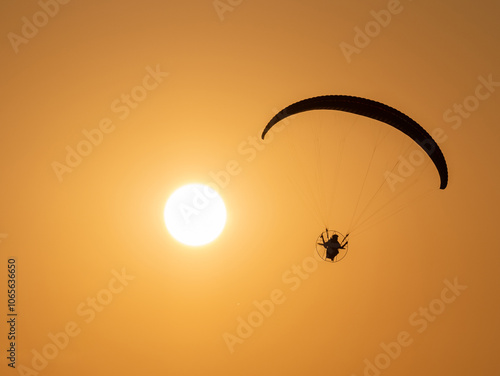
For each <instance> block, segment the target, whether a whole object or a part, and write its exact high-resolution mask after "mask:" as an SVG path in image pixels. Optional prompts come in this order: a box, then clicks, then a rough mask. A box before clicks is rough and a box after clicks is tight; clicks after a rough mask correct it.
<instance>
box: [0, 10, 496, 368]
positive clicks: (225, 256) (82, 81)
mask: <svg viewBox="0 0 500 376" xmlns="http://www.w3.org/2000/svg"><path fill="white" fill-rule="evenodd" d="M231 3H232V5H231ZM42 4H49V5H43V6H42ZM54 4H56V3H55V2H54V1H50V0H46V1H45V2H44V0H41V1H40V2H36V1H29V2H28V1H25V2H20V1H4V2H2V4H1V5H0V17H1V19H2V22H1V28H2V33H1V34H2V35H3V40H2V42H1V44H0V48H1V56H2V59H1V62H0V64H1V66H2V69H1V73H0V75H1V76H0V80H1V87H2V90H1V93H0V95H1V98H0V103H1V106H2V111H1V112H0V119H1V128H0V131H1V135H0V143H1V147H0V153H1V158H0V171H1V176H2V193H3V194H2V197H1V198H0V205H1V213H2V216H1V222H0V233H1V234H2V235H1V238H0V240H1V243H0V255H1V257H0V262H1V263H2V265H3V266H2V267H1V269H2V270H3V272H2V273H0V281H2V285H3V286H6V283H7V272H6V269H7V260H8V259H9V258H10V257H15V258H16V259H17V267H18V281H17V285H18V291H17V293H18V305H17V309H18V313H19V316H18V318H17V320H18V322H17V326H16V329H17V340H16V343H17V359H16V365H17V369H16V370H13V369H10V368H9V367H8V366H7V360H6V359H5V357H2V361H1V365H0V367H1V368H2V371H1V372H2V374H6V375H8V374H9V375H10V374H23V373H22V372H20V367H21V366H24V367H26V368H25V370H26V369H27V368H30V369H33V370H34V371H33V372H34V373H33V374H37V372H39V374H40V375H51V376H59V375H68V374H72V375H90V374H93V375H107V374H115V375H118V374H120V375H137V374H142V375H145V374H152V373H161V374H172V375H207V374H218V375H235V374H237V375H257V374H260V375H284V374H287V375H303V374H306V373H307V374H316V375H346V376H351V375H353V374H354V375H363V374H367V375H368V374H369V375H374V376H376V375H377V373H378V372H380V374H383V375H402V374H404V375H423V374H428V375H449V374H454V375H470V374H496V373H497V372H498V371H499V369H500V367H499V365H498V360H497V357H498V350H499V348H498V344H497V343H498V340H497V339H498V336H499V335H500V330H499V329H500V327H499V324H498V317H499V315H500V304H499V301H498V283H499V278H498V266H499V261H500V256H499V246H500V244H499V243H500V242H499V240H498V236H497V232H498V231H497V228H496V227H497V225H498V222H499V220H498V213H497V211H498V209H499V206H500V205H499V204H500V199H499V194H498V189H499V187H500V184H499V183H500V179H499V177H498V176H499V175H498V171H497V170H498V168H497V166H498V165H499V163H500V154H499V152H498V144H499V141H500V131H499V127H498V124H499V122H500V116H499V115H498V105H499V102H500V100H499V98H500V71H499V66H500V53H499V51H498V48H497V46H498V40H499V38H500V28H499V27H498V19H499V17H500V4H499V3H498V2H496V1H484V2H472V1H441V2H435V1H422V0H414V1H410V0H401V1H400V2H396V1H389V2H387V1H372V2H370V3H369V4H368V3H366V2H359V3H358V2H353V1H347V0H340V1H327V0H313V1H307V2H306V1H272V2H270V1H262V0H253V1H245V0H243V1H236V0H234V1H232V2H230V1H229V0H221V1H216V2H212V1H191V2H180V1H176V2H173V1H158V0H156V1H154V0H150V1H141V2H138V1H136V2H133V1H128V2H123V1H114V0H111V1H106V2H100V1H92V0H89V1H69V2H67V4H60V3H57V4H59V5H57V6H55V5H54ZM44 8H45V10H43V9H44ZM388 9H389V10H388ZM47 12H49V13H51V14H52V15H49V16H47V15H46V14H47ZM381 12H382V13H381ZM388 12H392V13H390V19H389V18H388V16H387V15H388V14H389V13H388ZM383 17H385V18H383ZM376 18H379V24H378V25H379V26H378V27H377V24H376V23H375V22H377V21H375V19H376ZM33 22H34V23H35V24H38V25H39V26H36V25H35V26H33V24H32V23H33ZM380 23H384V24H385V26H380ZM30 24H31V26H30ZM366 27H368V29H366ZM360 30H361V31H360ZM360 32H368V33H370V34H371V35H372V36H370V37H369V40H367V39H366V37H365V39H363V37H361V36H359V34H360ZM356 35H358V36H356ZM363 43H364V44H363ZM349 46H350V47H349ZM351 48H352V51H354V49H355V52H353V53H351V54H349V53H348V52H346V51H351V50H350V49H351ZM151 72H153V73H151ZM154 72H156V73H154ZM148 75H149V77H146V76H148ZM488 82H489V84H488ZM485 83H486V84H485ZM141 86H142V87H143V89H141V88H140V87H141ZM138 87H139V88H138ZM144 87H145V88H146V89H144ZM131 92H132V93H133V94H134V95H135V97H136V98H140V101H139V100H137V101H133V102H129V103H131V104H124V103H123V102H122V95H124V94H125V95H130V94H131ZM324 94H347V95H356V96H361V97H366V98H371V99H374V100H377V101H380V102H383V103H386V104H389V105H391V106H393V107H395V108H397V109H399V110H401V111H403V112H404V113H406V114H408V115H410V116H411V117H412V118H414V119H415V120H416V121H418V122H419V123H420V124H421V125H422V126H423V127H424V128H425V129H427V130H428V131H429V132H431V131H435V130H436V129H437V128H441V129H442V130H441V142H440V147H441V149H442V150H443V152H444V154H445V156H446V158H447V162H448V167H449V174H450V180H449V186H448V188H447V189H446V190H444V191H439V189H437V186H438V181H437V180H436V179H437V178H436V175H433V171H432V168H431V169H430V172H429V174H427V175H426V174H424V175H423V176H425V178H423V180H426V181H429V182H430V185H433V184H434V186H435V187H436V189H433V190H430V191H429V192H428V193H427V194H426V195H425V196H424V197H423V198H420V199H419V200H418V202H413V199H410V198H408V199H407V203H408V205H407V207H406V208H405V210H402V211H400V212H398V213H397V214H395V215H393V216H390V217H389V218H388V219H386V220H385V221H382V222H379V223H378V224H376V225H375V226H372V227H370V228H369V229H367V230H366V231H364V232H362V233H360V234H359V236H357V237H353V238H352V239H351V241H350V243H349V245H350V250H349V254H348V255H347V257H346V259H345V260H343V261H342V262H340V263H338V264H329V263H323V262H322V263H318V262H316V261H311V260H314V259H313V258H311V257H312V256H313V255H314V240H315V239H316V236H317V235H318V234H319V232H320V231H321V230H322V228H321V226H320V225H319V224H318V222H317V221H315V219H314V218H312V217H311V214H310V211H309V208H307V207H305V206H304V205H303V203H302V202H301V199H300V198H298V196H297V194H296V192H295V190H294V189H292V188H293V187H290V185H289V183H288V182H287V181H286V180H284V177H283V174H281V172H286V171H287V169H288V171H289V170H290V168H291V167H292V168H293V166H292V165H290V164H288V165H287V163H286V158H285V159H283V158H282V157H283V156H282V155H280V152H281V150H282V144H280V143H279V142H278V140H279V138H280V137H279V136H280V134H278V133H277V134H275V139H274V140H273V141H272V142H269V143H268V144H265V145H263V146H262V144H260V143H259V144H257V145H258V146H253V145H254V144H252V143H253V142H256V141H255V138H257V137H258V136H259V135H260V133H261V131H262V129H263V127H264V126H265V124H266V123H267V122H268V120H269V119H270V118H271V117H272V116H273V114H274V112H275V110H278V109H280V108H283V107H285V106H286V105H288V104H290V103H292V102H295V101H297V100H300V99H303V98H307V97H310V96H316V95H324ZM141 95H142V97H141ZM137 96H139V97H137ZM457 106H461V108H462V109H459V107H457ZM99 127H101V133H102V142H100V143H99V144H98V145H94V146H91V147H90V148H87V149H85V146H81V148H82V149H81V150H83V153H85V154H87V155H86V156H83V157H81V159H75V158H76V157H74V156H73V157H72V158H73V159H71V157H69V158H70V159H69V163H72V164H73V166H68V165H67V164H68V160H67V158H68V156H67V154H68V150H70V149H71V150H75V149H76V148H77V146H78V145H83V144H82V141H83V140H86V137H87V136H85V134H86V132H91V133H92V132H94V133H92V134H94V135H95V134H96V133H95V132H96V131H95V129H99ZM102 130H105V131H106V132H107V133H104V132H102ZM95 137H97V136H95ZM249 137H250V138H249ZM99 141H101V140H100V139H99ZM96 143H97V141H96ZM85 145H86V146H87V147H88V145H90V144H88V143H87V144H85ZM68 148H69V149H68ZM249 150H251V151H249ZM323 156H324V158H325V161H326V163H329V162H328V161H329V160H328V158H330V155H329V154H328V153H325V154H323ZM278 161H281V162H279V163H282V165H280V164H279V163H278ZM228 163H230V164H231V163H232V165H233V166H237V168H236V170H232V171H233V175H232V176H231V177H230V178H229V179H228V180H227V181H225V182H224V184H219V185H220V186H221V189H220V193H221V195H222V197H223V198H224V200H225V203H226V206H227V209H228V222H227V226H226V228H225V230H224V232H223V233H222V235H221V236H220V237H219V238H218V239H217V240H216V241H215V242H213V243H211V244H210V245H208V246H205V247H203V248H198V249H193V248H189V247H185V246H182V245H180V244H179V243H177V242H176V241H175V240H173V239H172V238H171V237H170V235H169V234H168V233H167V231H166V229H165V226H164V223H163V207H164V205H165V202H166V199H167V197H168V195H169V194H170V193H172V192H173V191H174V190H175V189H176V188H177V187H179V186H181V185H182V184H185V183H188V182H193V181H196V182H214V176H216V175H217V174H218V173H219V172H220V171H221V170H225V169H226V167H227V165H228ZM235 163H236V165H235ZM62 165H65V166H67V167H66V168H67V170H60V171H63V172H62V173H61V172H59V176H58V174H57V173H56V172H55V171H54V166H58V167H57V168H61V166H62ZM431 167H432V166H431ZM70 170H71V171H70ZM217 176H221V175H220V174H219V175H217ZM433 179H434V180H433ZM417 193H418V192H417ZM297 267H300V268H301V271H298V269H297ZM123 273H124V274H125V275H127V276H129V277H128V278H129V279H125V280H123V277H121V278H122V280H123V283H121V282H119V281H120V280H119V279H117V277H116V274H119V275H120V274H123ZM445 281H448V282H445ZM448 284H451V285H454V284H455V286H457V285H458V286H459V288H458V289H457V287H455V288H453V289H451V288H450V287H449V286H448ZM460 286H461V287H460ZM464 286H467V287H466V288H465V287H464ZM4 291H5V288H4ZM110 291H111V292H110ZM271 297H273V298H274V299H275V303H273V304H274V308H273V309H272V313H271V312H270V311H271V309H270V308H269V303H267V306H266V307H267V308H268V310H269V312H268V313H269V314H268V315H267V316H265V317H264V315H262V314H260V316H259V311H258V309H257V305H256V304H255V301H257V302H262V301H264V300H269V299H270V298H271ZM88 299H91V300H90V301H89V300H88ZM92 299H98V300H97V301H96V303H95V304H96V305H94V306H93V307H95V308H92V305H91V303H89V302H91V301H92ZM99 301H101V303H99ZM102 302H105V303H106V304H103V303H102ZM276 302H279V304H278V303H276ZM92 304H94V303H92ZM0 305H1V306H2V310H1V312H2V318H1V321H2V322H3V323H4V324H3V325H1V326H0V329H1V333H0V339H1V341H0V343H2V353H3V354H4V355H5V353H6V351H5V350H7V349H8V341H7V332H8V328H7V326H6V325H5V322H6V321H7V316H6V314H7V308H6V306H7V298H6V296H5V294H4V295H3V298H2V300H1V301H0ZM421 308H422V309H426V310H428V311H429V313H428V314H426V313H424V311H422V310H421ZM433 313H434V314H433ZM436 313H438V314H436ZM261 317H263V319H262V320H261V321H262V322H260V321H259V318H261ZM252 319H253V320H257V321H254V322H255V323H256V325H255V326H256V327H255V328H251V327H247V331H246V332H245V329H242V328H243V327H245V325H247V324H248V322H249V320H250V321H251V320H252ZM242 322H245V323H246V324H242ZM68 325H69V326H70V330H69V331H70V332H71V333H73V334H74V336H73V337H71V338H70V339H69V342H67V343H66V342H65V341H63V339H64V338H65V335H60V333H61V332H63V331H64V330H66V329H65V328H67V326H68ZM72 325H73V326H72ZM71 328H72V329H71ZM248 328H251V329H250V330H248ZM238 333H239V334H238ZM242 333H243V334H244V336H245V337H247V338H242V337H243V336H241V334H242ZM58 334H59V336H58ZM54 336H55V337H54ZM53 338H59V341H62V342H59V345H60V348H59V349H57V350H54V349H55V347H54V346H55V345H50V344H52V343H54V339H53ZM228 338H232V340H234V339H235V338H238V340H237V342H232V345H231V344H228ZM398 338H399V340H400V342H402V343H404V344H405V345H407V346H401V345H391V346H392V347H391V346H389V344H390V343H393V342H395V341H398ZM56 342H57V341H56ZM56 344H57V343H56ZM384 344H385V345H384ZM386 345H387V346H389V350H387V348H388V347H387V346H386ZM397 347H401V351H400V352H399V351H396V348H397ZM384 348H385V350H384ZM44 349H45V350H44ZM390 349H392V350H390ZM44 351H45V354H46V355H47V354H48V357H51V358H52V359H48V360H47V361H46V363H44V361H43V360H40V355H37V354H42V355H41V356H43V354H44ZM51 351H52V352H51ZM391 351H392V353H391ZM388 352H389V355H383V354H387V353H388ZM391 354H392V358H391V357H390V355H391ZM45 357H47V356H45ZM33 362H34V363H33ZM36 367H38V369H36ZM375 367H376V368H375ZM24 374H29V373H24Z"/></svg>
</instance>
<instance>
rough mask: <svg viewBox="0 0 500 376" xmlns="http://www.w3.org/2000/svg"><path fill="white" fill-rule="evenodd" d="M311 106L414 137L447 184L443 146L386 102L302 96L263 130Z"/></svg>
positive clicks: (443, 184)
mask: <svg viewBox="0 0 500 376" xmlns="http://www.w3.org/2000/svg"><path fill="white" fill-rule="evenodd" d="M312 110H337V111H344V112H351V113H354V114H358V115H362V116H365V117H369V118H372V119H375V120H378V121H381V122H383V123H386V124H388V125H390V126H392V127H394V128H396V129H398V130H399V131H401V132H403V133H404V134H406V135H407V136H408V137H410V138H411V139H412V140H413V141H415V142H416V143H417V144H418V145H420V147H421V148H422V149H423V150H424V151H425V152H426V153H427V155H428V156H429V157H430V158H431V160H432V162H433V163H434V165H435V166H436V169H437V171H438V173H439V176H440V179H441V184H440V189H445V188H446V186H447V185H448V168H447V165H446V160H445V158H444V155H443V153H442V152H441V149H440V148H439V146H438V144H437V143H436V141H434V139H433V138H432V137H431V135H430V134H429V133H427V131H426V130H425V129H424V128H422V127H421V126H420V125H419V124H418V123H417V122H415V121H414V120H413V119H411V118H410V117H408V116H407V115H405V114H403V113H402V112H400V111H398V110H396V109H395V108H392V107H390V106H387V105H385V104H383V103H380V102H376V101H373V100H370V99H365V98H360V97H353V96H348V95H323V96H319V97H313V98H308V99H304V100H301V101H299V102H296V103H294V104H291V105H289V106H288V107H286V108H284V109H283V110H281V111H280V112H278V113H277V114H276V115H275V116H274V117H273V118H272V119H271V120H270V121H269V123H268V124H267V126H266V128H265V129H264V131H263V132H262V139H264V138H265V136H266V133H267V132H269V130H270V129H271V128H272V127H273V126H274V125H275V124H276V123H278V122H279V121H281V120H283V119H285V118H287V117H288V116H291V115H295V114H298V113H301V112H305V111H312Z"/></svg>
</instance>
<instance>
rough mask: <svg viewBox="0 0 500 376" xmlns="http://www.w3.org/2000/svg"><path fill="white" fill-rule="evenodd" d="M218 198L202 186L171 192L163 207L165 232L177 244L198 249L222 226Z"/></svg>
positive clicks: (222, 207) (223, 214) (222, 211)
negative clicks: (166, 231) (177, 242)
mask: <svg viewBox="0 0 500 376" xmlns="http://www.w3.org/2000/svg"><path fill="white" fill-rule="evenodd" d="M226 218H227V213H226V206H225V205H224V201H223V200H222V198H221V196H220V195H219V194H218V193H217V192H216V191H215V190H214V189H212V188H210V187H209V186H207V185H203V184H187V185H184V186H182V187H180V188H178V189H177V190H175V191H174V193H172V194H171V195H170V197H169V198H168V200H167V203H166V205H165V211H164V219H165V225H166V226H167V230H168V232H169V233H170V234H171V235H172V236H173V237H174V238H175V239H176V240H177V241H179V242H181V243H183V244H186V245H189V246H200V245H204V244H208V243H210V242H212V241H213V240H215V239H216V238H217V237H218V236H219V235H220V234H221V232H222V230H223V229H224V226H225V224H226Z"/></svg>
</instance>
